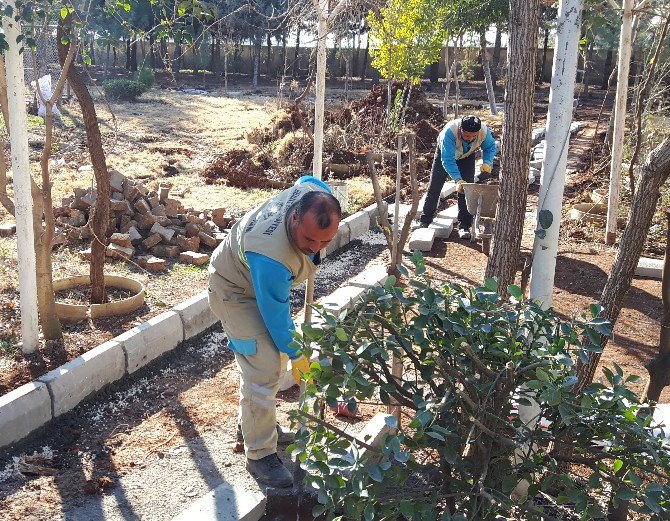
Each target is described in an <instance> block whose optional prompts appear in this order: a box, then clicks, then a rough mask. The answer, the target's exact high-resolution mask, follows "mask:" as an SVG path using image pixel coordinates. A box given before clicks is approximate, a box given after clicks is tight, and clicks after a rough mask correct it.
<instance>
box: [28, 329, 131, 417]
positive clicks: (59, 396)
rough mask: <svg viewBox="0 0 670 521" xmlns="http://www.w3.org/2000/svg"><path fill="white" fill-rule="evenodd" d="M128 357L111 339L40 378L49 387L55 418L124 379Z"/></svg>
mask: <svg viewBox="0 0 670 521" xmlns="http://www.w3.org/2000/svg"><path fill="white" fill-rule="evenodd" d="M125 372H126V357H125V354H124V353H123V349H122V348H121V344H119V343H118V342H115V341H114V340H110V341H108V342H105V343H104V344H100V345H99V346H97V347H95V348H93V349H91V350H90V351H88V352H86V353H84V354H83V355H81V356H78V357H77V358H75V359H74V360H71V361H69V362H68V363H67V364H65V365H61V366H60V367H57V368H56V369H54V370H53V371H50V372H48V373H47V374H45V375H44V376H42V377H40V378H38V381H40V382H43V383H45V384H46V385H47V387H48V388H49V392H50V394H51V399H52V404H53V416H54V418H55V417H57V416H60V415H61V414H63V413H65V412H67V411H69V410H70V409H74V408H75V407H76V406H77V405H78V404H79V403H80V402H81V401H82V400H83V399H84V398H86V397H87V396H89V395H90V394H93V393H95V392H97V391H99V390H100V389H102V388H103V387H104V386H105V385H107V384H110V383H112V382H115V381H116V380H118V379H120V378H123V375H124V374H125Z"/></svg>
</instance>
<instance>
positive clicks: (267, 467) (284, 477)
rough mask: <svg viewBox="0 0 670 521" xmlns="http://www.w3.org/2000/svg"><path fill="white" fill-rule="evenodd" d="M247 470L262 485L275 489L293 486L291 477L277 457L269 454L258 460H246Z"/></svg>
mask: <svg viewBox="0 0 670 521" xmlns="http://www.w3.org/2000/svg"><path fill="white" fill-rule="evenodd" d="M247 470H248V471H249V474H251V475H252V476H253V477H255V478H256V479H257V480H258V481H260V482H261V483H263V484H264V485H268V486H270V487H275V488H288V487H292V486H293V476H291V473H290V472H289V471H288V469H287V468H286V467H285V466H284V464H283V463H282V461H281V460H280V459H279V456H277V453H276V452H275V453H274V454H270V455H269V456H265V457H264V458H261V459H259V460H253V459H249V458H247Z"/></svg>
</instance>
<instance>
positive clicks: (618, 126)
mask: <svg viewBox="0 0 670 521" xmlns="http://www.w3.org/2000/svg"><path fill="white" fill-rule="evenodd" d="M632 34H633V0H623V19H622V23H621V35H620V37H619V63H618V68H619V70H618V72H617V85H616V100H615V102H614V135H613V137H612V162H611V163H610V188H609V197H608V201H609V204H608V207H607V227H606V230H605V242H606V243H607V244H609V245H612V244H614V243H615V242H616V227H617V212H618V210H619V187H620V184H621V158H622V156H623V136H624V132H625V127H626V99H627V98H628V73H629V70H630V55H631V49H632V47H633V40H632Z"/></svg>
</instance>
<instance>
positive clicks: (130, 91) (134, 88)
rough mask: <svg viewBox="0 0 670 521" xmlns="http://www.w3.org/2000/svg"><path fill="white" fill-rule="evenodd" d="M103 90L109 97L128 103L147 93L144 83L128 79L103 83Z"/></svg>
mask: <svg viewBox="0 0 670 521" xmlns="http://www.w3.org/2000/svg"><path fill="white" fill-rule="evenodd" d="M102 89H103V90H104V91H105V94H106V95H107V96H108V97H110V98H113V99H120V100H126V101H135V100H136V99H137V97H138V96H141V95H142V94H144V93H145V92H146V91H147V87H146V86H145V85H144V84H143V83H140V82H139V81H135V80H127V79H116V80H106V81H104V82H103V83H102Z"/></svg>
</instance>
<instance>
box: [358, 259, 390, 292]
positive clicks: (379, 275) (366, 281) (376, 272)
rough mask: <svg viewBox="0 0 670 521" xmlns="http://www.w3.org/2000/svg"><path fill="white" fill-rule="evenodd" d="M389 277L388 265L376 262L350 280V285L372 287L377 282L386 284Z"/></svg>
mask: <svg viewBox="0 0 670 521" xmlns="http://www.w3.org/2000/svg"><path fill="white" fill-rule="evenodd" d="M386 279H388V273H386V266H383V265H381V264H375V265H373V266H370V267H368V268H366V269H365V270H364V271H363V272H361V273H359V274H358V275H356V276H355V277H354V278H353V279H351V280H350V281H349V285H350V286H357V287H360V288H371V287H372V286H376V285H377V284H384V283H385V282H386Z"/></svg>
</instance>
